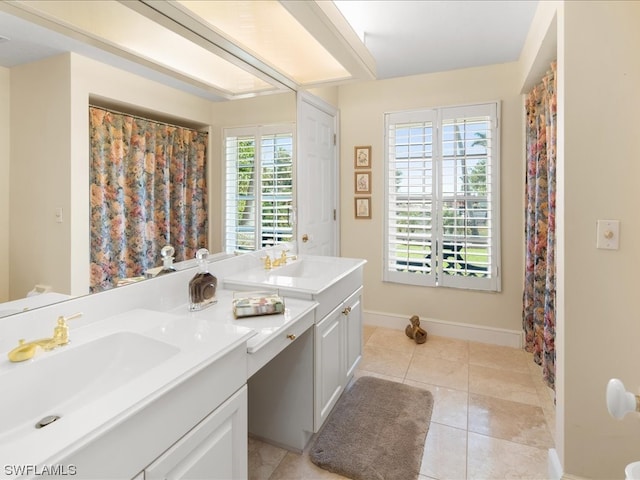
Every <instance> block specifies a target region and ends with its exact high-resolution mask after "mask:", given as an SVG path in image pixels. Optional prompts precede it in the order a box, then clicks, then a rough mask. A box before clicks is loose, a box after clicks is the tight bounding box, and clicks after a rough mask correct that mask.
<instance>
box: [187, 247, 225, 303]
mask: <svg viewBox="0 0 640 480" xmlns="http://www.w3.org/2000/svg"><path fill="white" fill-rule="evenodd" d="M208 256H209V250H207V249H206V248H201V249H200V250H198V251H197V252H196V260H197V261H198V273H196V274H195V276H194V277H193V278H192V279H191V281H190V282H189V302H190V303H189V310H191V311H192V312H193V311H197V310H202V309H204V308H207V307H208V306H210V305H213V304H214V303H216V302H217V300H216V287H217V286H218V279H217V278H216V277H214V276H213V275H211V274H210V273H209V270H208V267H207V257H208Z"/></svg>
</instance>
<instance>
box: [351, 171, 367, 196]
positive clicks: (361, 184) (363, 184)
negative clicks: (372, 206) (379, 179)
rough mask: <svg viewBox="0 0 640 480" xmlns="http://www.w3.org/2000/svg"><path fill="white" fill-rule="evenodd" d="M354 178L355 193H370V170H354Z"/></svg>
mask: <svg viewBox="0 0 640 480" xmlns="http://www.w3.org/2000/svg"><path fill="white" fill-rule="evenodd" d="M354 179H355V184H354V190H355V193H356V194H358V195H362V194H369V195H370V194H371V172H355V173H354Z"/></svg>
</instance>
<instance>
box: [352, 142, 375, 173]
mask: <svg viewBox="0 0 640 480" xmlns="http://www.w3.org/2000/svg"><path fill="white" fill-rule="evenodd" d="M353 166H354V168H371V146H370V145H367V146H359V147H354V150H353Z"/></svg>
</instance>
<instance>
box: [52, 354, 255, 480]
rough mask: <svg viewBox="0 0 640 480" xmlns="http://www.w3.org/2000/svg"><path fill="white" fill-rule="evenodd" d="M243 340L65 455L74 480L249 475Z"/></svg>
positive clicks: (213, 477) (65, 460) (212, 477)
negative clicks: (71, 465)
mask: <svg viewBox="0 0 640 480" xmlns="http://www.w3.org/2000/svg"><path fill="white" fill-rule="evenodd" d="M246 355H247V353H246V346H245V343H242V344H240V345H238V346H237V347H235V348H233V350H231V351H230V352H228V353H227V354H225V355H224V356H223V357H221V358H219V359H218V360H216V361H215V363H214V364H212V365H210V366H208V367H205V368H204V369H202V370H200V371H199V372H197V373H195V374H194V375H192V376H191V377H190V378H188V379H186V380H185V381H183V382H182V383H180V384H178V385H175V386H174V387H173V388H171V389H169V390H168V391H166V392H163V394H162V395H160V396H158V398H157V399H156V400H154V401H153V402H151V403H150V404H149V405H148V406H147V407H146V408H144V409H142V410H140V411H138V412H136V413H134V414H132V415H131V416H129V417H128V418H126V419H123V421H122V422H120V423H118V424H117V425H115V426H114V427H113V428H111V429H109V430H108V431H106V432H103V433H102V434H101V435H99V436H98V437H97V438H95V439H93V440H91V441H90V442H88V443H87V444H86V445H85V446H84V448H81V449H79V450H78V451H76V452H75V453H73V454H71V455H69V456H68V457H66V458H65V459H64V460H63V462H62V463H64V464H73V465H75V466H76V468H77V475H78V478H82V479H83V480H84V479H96V480H97V479H104V478H118V479H126V478H131V479H133V478H135V479H136V480H137V479H138V478H139V474H140V473H141V472H142V473H143V474H144V477H143V478H144V479H145V480H149V479H160V478H162V479H202V478H211V479H218V478H219V479H244V478H247V462H248V458H247V386H246V380H247V378H246V371H247V370H246V368H247V367H246V364H247V359H246Z"/></svg>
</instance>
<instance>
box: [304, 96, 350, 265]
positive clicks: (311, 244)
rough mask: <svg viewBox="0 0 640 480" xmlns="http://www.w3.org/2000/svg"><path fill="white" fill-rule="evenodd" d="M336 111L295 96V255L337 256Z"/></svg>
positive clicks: (309, 97)
mask: <svg viewBox="0 0 640 480" xmlns="http://www.w3.org/2000/svg"><path fill="white" fill-rule="evenodd" d="M337 116H338V111H337V110H336V109H335V108H334V107H332V106H331V105H329V104H327V103H326V102H324V101H322V100H321V99H319V98H317V97H315V96H313V95H309V94H306V93H300V92H298V112H297V123H298V146H297V150H298V155H297V162H296V179H297V181H296V185H297V212H298V215H297V228H296V237H297V242H298V251H299V253H301V254H308V255H329V256H338V255H339V253H340V252H339V248H338V200H337V198H338V195H337V192H338V175H337V146H336V143H337V142H336V129H337Z"/></svg>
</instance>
